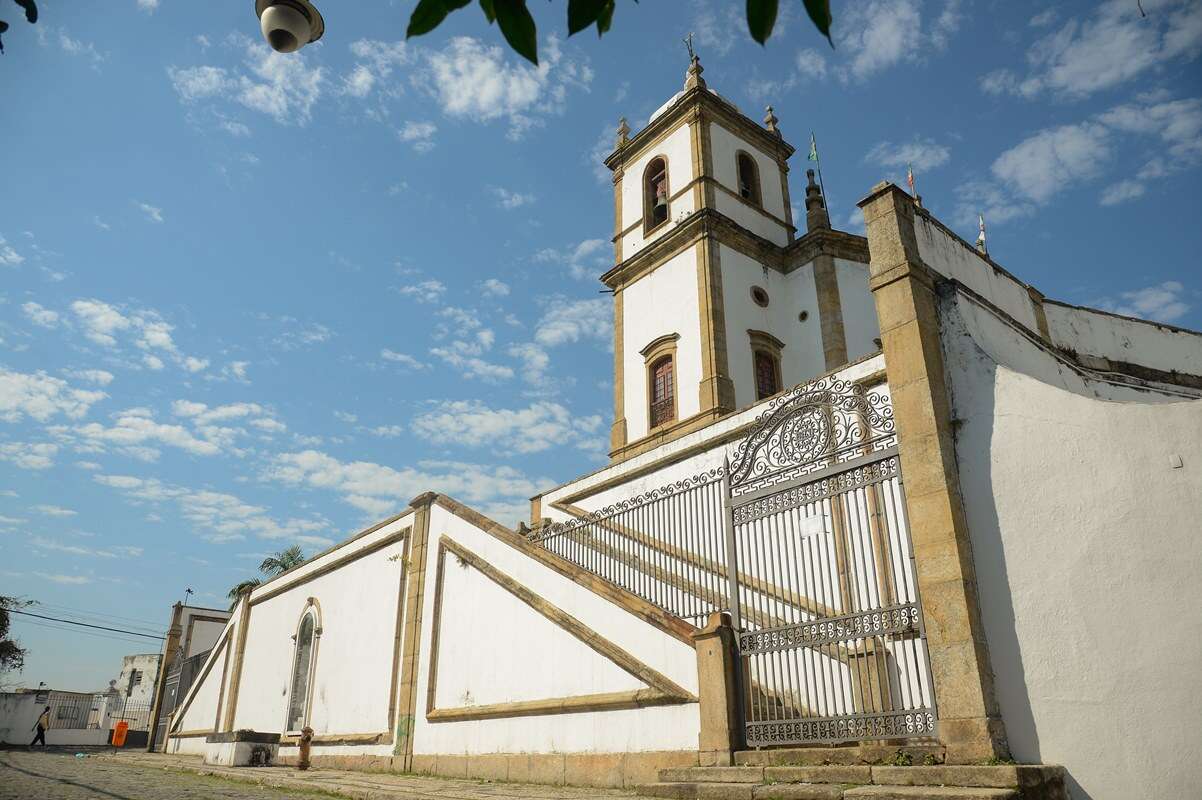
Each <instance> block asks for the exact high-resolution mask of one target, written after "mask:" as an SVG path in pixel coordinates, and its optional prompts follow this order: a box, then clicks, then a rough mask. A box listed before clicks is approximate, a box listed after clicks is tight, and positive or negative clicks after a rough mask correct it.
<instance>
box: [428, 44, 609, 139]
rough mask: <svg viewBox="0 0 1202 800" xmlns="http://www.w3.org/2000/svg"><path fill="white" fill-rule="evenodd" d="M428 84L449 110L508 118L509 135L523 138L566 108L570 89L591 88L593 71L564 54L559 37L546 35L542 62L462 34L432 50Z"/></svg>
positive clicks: (484, 118) (477, 118) (453, 113)
mask: <svg viewBox="0 0 1202 800" xmlns="http://www.w3.org/2000/svg"><path fill="white" fill-rule="evenodd" d="M425 71H426V73H427V75H426V78H427V80H426V83H427V84H428V85H429V86H430V87H431V92H432V93H433V95H434V97H435V98H436V99H437V101H438V103H439V105H440V106H441V108H442V111H443V113H444V114H446V115H447V116H450V117H458V118H465V119H471V120H475V121H477V122H493V121H496V120H500V119H505V120H507V121H508V122H509V134H508V135H509V138H510V139H520V138H521V137H522V135H523V134H524V133H525V132H526V131H527V130H529V129H530V128H531V127H534V126H536V125H539V124H541V119H540V118H541V117H542V116H545V115H547V114H558V113H562V112H563V109H564V106H565V104H566V102H567V94H568V91H569V90H570V89H573V88H580V89H587V88H588V85H589V84H590V83H591V82H592V78H593V73H592V70H591V69H590V68H589V67H588V66H587V65H581V64H577V63H576V62H575V61H573V60H572V59H568V58H565V57H564V56H563V53H562V51H561V49H560V44H559V40H558V39H557V38H555V37H554V36H552V37H550V38H548V39H547V40H545V41H544V42H543V44H542V47H541V52H540V53H539V65H538V66H537V67H534V66H530V65H527V64H525V63H519V62H516V61H515V60H514V59H512V58H509V57H507V56H506V51H505V50H503V49H502V48H501V47H500V46H498V45H488V44H485V43H484V42H482V41H480V40H479V39H474V38H472V37H470V36H457V37H455V38H453V39H451V40H450V41H449V42H448V43H447V45H446V46H445V47H444V48H443V49H442V50H439V51H435V52H432V53H429V54H427V56H426V60H425Z"/></svg>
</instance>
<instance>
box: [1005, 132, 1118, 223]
mask: <svg viewBox="0 0 1202 800" xmlns="http://www.w3.org/2000/svg"><path fill="white" fill-rule="evenodd" d="M1109 157H1110V146H1109V143H1108V132H1107V130H1106V128H1105V127H1104V126H1102V125H1099V124H1097V123H1094V122H1085V123H1080V124H1076V125H1062V126H1060V127H1058V128H1048V129H1046V130H1043V131H1040V132H1039V133H1037V134H1035V135H1034V136H1031V137H1029V138H1027V139H1025V140H1023V141H1022V142H1020V143H1019V144H1017V145H1015V146H1014V147H1012V148H1010V149H1009V150H1007V151H1006V152H1004V153H1002V154H1001V155H1000V156H998V158H997V160H996V161H994V162H993V167H992V170H993V174H994V176H995V177H996V178H997V179H998V180H1000V181H1002V182H1004V183H1006V184H1008V185H1010V186H1011V187H1013V188H1014V189H1015V190H1016V191H1018V192H1019V193H1020V194H1022V195H1024V196H1025V197H1027V198H1028V199H1030V200H1032V201H1034V202H1036V203H1045V202H1047V201H1048V200H1049V199H1050V198H1051V197H1052V195H1054V194H1056V193H1057V192H1058V191H1060V190H1061V189H1063V188H1064V187H1065V186H1067V185H1068V184H1069V183H1070V182H1073V181H1078V180H1082V179H1086V178H1092V177H1094V176H1095V175H1097V174H1099V172H1100V171H1101V165H1102V163H1103V162H1104V161H1106V160H1107V159H1108V158H1109Z"/></svg>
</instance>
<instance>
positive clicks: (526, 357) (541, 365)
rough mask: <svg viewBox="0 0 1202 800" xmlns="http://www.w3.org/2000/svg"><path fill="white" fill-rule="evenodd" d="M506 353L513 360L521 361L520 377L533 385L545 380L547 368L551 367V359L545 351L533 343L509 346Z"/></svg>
mask: <svg viewBox="0 0 1202 800" xmlns="http://www.w3.org/2000/svg"><path fill="white" fill-rule="evenodd" d="M506 352H507V353H508V354H509V355H511V356H513V357H514V358H518V359H521V361H522V365H523V370H522V377H523V378H524V379H525V380H527V381H529V382H531V383H534V384H542V383H543V381H544V380H545V378H546V374H547V368H548V367H549V366H550V365H551V357H550V356H549V355H548V354H547V351H546V350H544V349H543V348H541V347H539V346H538V345H536V344H534V343H533V342H524V343H522V344H514V345H510V346H509V349H508V350H506Z"/></svg>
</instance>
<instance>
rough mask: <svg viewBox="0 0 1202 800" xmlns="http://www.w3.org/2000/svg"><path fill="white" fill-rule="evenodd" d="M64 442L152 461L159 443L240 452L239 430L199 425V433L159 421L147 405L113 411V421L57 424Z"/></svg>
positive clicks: (205, 452) (203, 452) (207, 452)
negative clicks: (236, 446) (237, 444)
mask: <svg viewBox="0 0 1202 800" xmlns="http://www.w3.org/2000/svg"><path fill="white" fill-rule="evenodd" d="M49 430H50V431H51V433H53V434H55V435H56V436H57V437H58V438H60V439H61V440H62V441H64V442H68V443H71V444H74V445H75V446H76V449H77V450H79V451H81V452H87V453H94V452H107V451H108V450H109V449H116V450H117V451H118V452H120V453H124V454H125V455H129V456H132V457H134V458H139V459H142V460H144V461H153V460H155V459H156V458H158V455H159V451H158V447H173V448H176V449H178V450H183V451H184V452H186V453H190V454H192V455H197V456H214V455H218V454H219V453H221V452H222V451H223V450H225V449H228V450H230V451H231V452H234V453H235V454H236V453H237V451H236V449H234V448H233V442H234V440H235V438H236V437H237V434H238V431H236V430H235V429H231V428H223V427H219V426H206V427H200V428H198V432H199V433H200V436H197V435H196V434H195V433H193V432H192V431H189V430H188V429H187V428H185V427H183V426H182V425H173V424H170V423H164V422H158V421H156V420H155V419H154V418H153V415H152V414H151V412H150V411H148V410H147V409H142V408H130V409H126V410H124V411H119V412H117V413H115V414H114V415H113V424H112V425H110V426H105V425H103V424H101V423H99V422H89V423H87V424H86V425H79V426H76V427H75V428H72V429H67V428H65V427H64V426H55V427H52V428H50V429H49Z"/></svg>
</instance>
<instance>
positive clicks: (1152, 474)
mask: <svg viewBox="0 0 1202 800" xmlns="http://www.w3.org/2000/svg"><path fill="white" fill-rule="evenodd" d="M965 307H967V306H965ZM945 309H946V303H945ZM964 319H968V320H969V321H968V324H965V322H964ZM944 322H945V325H944V330H945V345H944V346H945V351H946V355H947V363H948V373H947V374H948V379H949V381H950V384H951V390H952V396H953V407H954V410H953V414H954V416H955V417H956V418H957V419H959V420H961V422H962V425H961V427H960V429H959V431H958V434H957V440H956V455H957V460H958V463H959V468H960V483H961V488H962V491H963V496H964V502H965V506H966V510H967V517H968V524H969V529H970V532H971V537H972V544H973V557H974V563H975V565H976V571H977V581H978V586H979V591H980V595H981V608H982V616H983V619H984V624H985V632H986V636H987V639H988V644H989V652H990V658H991V662H992V666H993V670H994V674H995V676H996V681H997V693H998V699H999V702H1000V704H1001V709H1002V715H1003V719H1004V722H1005V725H1006V733H1007V736H1008V738H1009V742H1010V747H1011V751H1012V752H1013V754H1014V756H1015V758H1016V759H1018V760H1019V761H1022V762H1044V763H1055V764H1063V765H1064V766H1065V768H1066V769H1067V771H1068V774H1069V776H1070V778H1071V781H1070V787H1071V789H1072V791H1073V795H1074V797H1075V798H1078V800H1086V799H1088V800H1154V798H1168V797H1191V796H1196V794H1197V792H1198V787H1200V786H1202V762H1200V761H1199V760H1198V758H1197V744H1198V742H1199V741H1202V693H1200V692H1198V687H1197V678H1198V675H1200V674H1202V615H1200V614H1198V613H1197V612H1198V609H1199V608H1202V581H1200V580H1199V576H1200V575H1202V540H1200V539H1199V536H1198V534H1199V530H1200V528H1199V519H1202V401H1199V400H1184V401H1182V400H1177V401H1175V402H1168V401H1170V400H1172V398H1169V397H1154V396H1152V395H1150V394H1149V393H1148V392H1146V391H1142V390H1129V391H1126V392H1125V394H1124V396H1123V397H1122V399H1123V400H1124V401H1125V402H1114V401H1111V400H1105V399H1098V397H1099V396H1104V395H1105V393H1106V392H1108V391H1109V389H1105V390H1104V391H1102V392H1095V391H1094V390H1093V389H1092V388H1091V387H1089V386H1087V385H1084V384H1082V383H1081V382H1080V381H1079V379H1074V380H1075V382H1074V380H1066V381H1063V382H1062V383H1061V385H1052V384H1051V383H1048V382H1045V381H1044V380H1040V379H1037V378H1035V377H1031V374H1029V373H1034V374H1039V373H1042V374H1043V375H1051V376H1053V378H1054V376H1056V375H1057V374H1058V372H1057V369H1056V368H1055V366H1054V365H1048V364H1043V365H1042V366H1041V365H1040V364H1039V363H1038V362H1039V360H1040V359H1041V358H1045V359H1046V358H1049V357H1048V356H1046V354H1041V353H1040V352H1038V351H1035V350H1034V349H1033V348H1031V346H1030V345H1029V344H1028V343H1027V342H1026V340H1023V339H1020V338H1009V339H1008V338H1007V337H1006V336H1005V335H1004V330H1001V329H996V328H990V327H989V326H987V325H986V324H982V323H981V321H980V320H973V319H971V318H969V315H961V314H958V313H957V312H956V311H955V309H950V310H945V320H944ZM974 337H980V338H974ZM986 337H988V338H986ZM978 344H981V345H983V347H984V348H985V349H982V347H978V346H977V345H978ZM986 350H988V351H989V352H990V353H991V354H987V353H986ZM999 362H1001V363H999ZM1013 365H1019V366H1018V367H1017V368H1016V367H1015V366H1013ZM1153 401H1158V402H1153ZM1178 458H1179V459H1180V461H1181V464H1182V466H1181V467H1175V464H1176V463H1177V459H1178Z"/></svg>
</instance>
